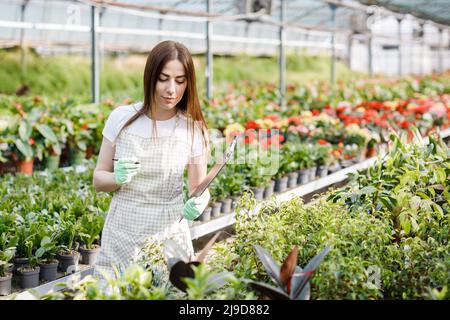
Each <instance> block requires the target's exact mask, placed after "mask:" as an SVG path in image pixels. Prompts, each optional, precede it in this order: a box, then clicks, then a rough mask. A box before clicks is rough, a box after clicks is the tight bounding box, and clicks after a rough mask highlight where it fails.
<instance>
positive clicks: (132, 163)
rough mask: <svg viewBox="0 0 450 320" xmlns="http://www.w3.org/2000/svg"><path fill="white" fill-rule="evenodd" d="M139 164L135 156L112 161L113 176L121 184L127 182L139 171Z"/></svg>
mask: <svg viewBox="0 0 450 320" xmlns="http://www.w3.org/2000/svg"><path fill="white" fill-rule="evenodd" d="M140 168H141V164H140V163H139V162H138V159H137V158H121V159H118V160H117V161H115V162H114V178H115V180H116V183H117V184H118V185H119V186H121V185H124V184H126V183H129V182H130V181H131V179H132V178H133V177H134V176H135V175H136V174H137V173H138V172H139V170H140Z"/></svg>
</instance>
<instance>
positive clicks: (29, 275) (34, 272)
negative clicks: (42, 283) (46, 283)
mask: <svg viewBox="0 0 450 320" xmlns="http://www.w3.org/2000/svg"><path fill="white" fill-rule="evenodd" d="M39 273H40V268H39V267H38V266H36V267H34V268H33V269H28V267H22V268H20V269H18V270H17V275H18V276H19V286H20V287H21V288H22V289H28V288H34V287H37V286H38V285H39Z"/></svg>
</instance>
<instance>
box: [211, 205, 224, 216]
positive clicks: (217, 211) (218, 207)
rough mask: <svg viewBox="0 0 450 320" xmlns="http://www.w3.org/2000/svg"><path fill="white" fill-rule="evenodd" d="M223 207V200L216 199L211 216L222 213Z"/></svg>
mask: <svg viewBox="0 0 450 320" xmlns="http://www.w3.org/2000/svg"><path fill="white" fill-rule="evenodd" d="M221 208H222V202H219V201H216V202H214V203H213V205H212V209H211V217H212V218H216V217H218V216H219V215H220V209H221Z"/></svg>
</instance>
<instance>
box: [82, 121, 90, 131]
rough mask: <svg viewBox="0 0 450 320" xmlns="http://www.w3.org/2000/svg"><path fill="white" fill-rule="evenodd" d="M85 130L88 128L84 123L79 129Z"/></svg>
mask: <svg viewBox="0 0 450 320" xmlns="http://www.w3.org/2000/svg"><path fill="white" fill-rule="evenodd" d="M87 128H89V125H88V124H87V123H85V124H83V125H82V126H81V129H83V130H86V129H87Z"/></svg>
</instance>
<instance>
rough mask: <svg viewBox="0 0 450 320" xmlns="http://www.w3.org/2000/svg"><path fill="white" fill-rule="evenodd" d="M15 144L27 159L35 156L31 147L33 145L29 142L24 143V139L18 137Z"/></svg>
mask: <svg viewBox="0 0 450 320" xmlns="http://www.w3.org/2000/svg"><path fill="white" fill-rule="evenodd" d="M15 145H16V147H17V149H19V151H20V152H21V153H22V154H23V156H24V157H25V159H26V160H31V158H33V149H31V146H30V145H29V144H28V143H24V142H23V141H22V140H20V139H17V140H16V141H15Z"/></svg>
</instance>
